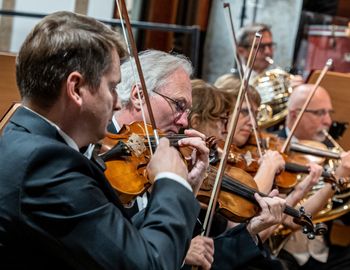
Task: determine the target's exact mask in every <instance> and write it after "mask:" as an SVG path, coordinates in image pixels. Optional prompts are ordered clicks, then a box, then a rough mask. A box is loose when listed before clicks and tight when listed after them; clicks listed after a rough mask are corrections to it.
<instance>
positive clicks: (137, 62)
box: [115, 0, 159, 154]
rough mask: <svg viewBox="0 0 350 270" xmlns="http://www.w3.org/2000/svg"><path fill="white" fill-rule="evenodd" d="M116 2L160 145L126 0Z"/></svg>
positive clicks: (148, 137) (154, 132) (148, 136)
mask: <svg viewBox="0 0 350 270" xmlns="http://www.w3.org/2000/svg"><path fill="white" fill-rule="evenodd" d="M115 2H116V5H117V8H118V13H119V17H120V20H121V21H122V30H123V36H124V39H125V42H126V44H127V50H128V53H129V60H130V65H131V69H132V71H133V74H134V78H135V82H136V81H137V80H136V75H135V71H134V66H133V63H132V59H131V52H130V47H131V51H132V54H133V57H134V61H135V65H136V68H137V72H138V75H139V81H140V83H141V90H142V93H143V96H144V99H145V102H146V107H147V111H148V115H149V119H150V122H151V126H152V129H153V134H154V138H155V141H156V145H158V144H159V135H158V131H157V126H156V122H155V120H154V114H153V111H152V107H151V103H150V101H149V95H148V91H147V87H146V82H145V78H144V76H143V72H142V68H141V63H140V59H139V56H138V51H137V48H136V43H135V39H134V35H133V33H132V29H131V23H130V19H129V15H128V11H127V9H126V5H125V1H124V0H120V2H121V8H120V5H119V0H116V1H115ZM123 14H124V18H123ZM124 22H125V25H126V28H127V31H128V36H129V39H130V42H128V39H127V37H126V31H125V27H124ZM135 86H136V88H137V94H138V98H139V100H140V104H142V99H141V95H140V89H139V84H138V83H135ZM141 111H142V118H143V121H144V125H145V131H146V135H147V139H148V143H149V146H150V152H151V154H153V151H152V144H151V139H150V135H149V133H148V129H147V128H146V117H145V114H144V111H143V106H141Z"/></svg>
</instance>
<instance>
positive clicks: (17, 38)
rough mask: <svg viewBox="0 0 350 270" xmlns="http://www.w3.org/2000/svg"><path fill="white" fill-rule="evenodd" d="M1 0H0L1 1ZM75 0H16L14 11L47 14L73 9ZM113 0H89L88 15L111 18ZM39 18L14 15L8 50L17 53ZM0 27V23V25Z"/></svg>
mask: <svg viewBox="0 0 350 270" xmlns="http://www.w3.org/2000/svg"><path fill="white" fill-rule="evenodd" d="M2 1H3V0H0V3H2ZM74 7H75V0H16V6H15V10H16V11H21V12H32V13H40V14H49V13H52V12H55V11H59V10H68V11H74ZM113 7H114V0H90V1H89V6H88V15H89V16H91V17H96V18H101V19H102V18H104V19H110V18H112V14H113ZM39 20H40V19H36V18H25V17H18V16H17V17H14V19H13V31H12V37H11V46H10V51H11V52H14V53H17V52H18V51H19V49H20V47H21V44H22V43H23V41H24V39H25V37H26V36H27V34H28V33H29V32H30V31H31V29H32V28H33V27H34V25H35V24H36V23H37V22H38V21H39ZM0 27H1V25H0Z"/></svg>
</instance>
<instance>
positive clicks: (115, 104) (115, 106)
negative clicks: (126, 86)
mask: <svg viewBox="0 0 350 270" xmlns="http://www.w3.org/2000/svg"><path fill="white" fill-rule="evenodd" d="M121 108H122V106H121V102H120V98H118V94H117V93H115V94H114V95H113V110H114V111H119V110H120V109H121Z"/></svg>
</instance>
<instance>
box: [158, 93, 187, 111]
mask: <svg viewBox="0 0 350 270" xmlns="http://www.w3.org/2000/svg"><path fill="white" fill-rule="evenodd" d="M153 93H156V94H157V95H160V96H161V97H162V98H164V99H165V100H166V101H167V102H168V103H169V101H170V102H171V103H172V104H174V105H175V118H178V117H180V116H181V115H183V114H186V115H187V116H188V115H189V114H190V113H191V109H190V108H186V107H187V104H186V102H185V101H184V100H175V99H172V98H170V97H168V96H166V95H163V94H161V93H158V92H156V91H153ZM170 107H172V106H171V105H170Z"/></svg>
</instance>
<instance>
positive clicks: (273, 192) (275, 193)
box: [268, 189, 279, 197]
mask: <svg viewBox="0 0 350 270" xmlns="http://www.w3.org/2000/svg"><path fill="white" fill-rule="evenodd" d="M278 194H279V192H278V190H277V189H273V190H271V192H270V193H269V195H268V196H269V197H276V196H278Z"/></svg>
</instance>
